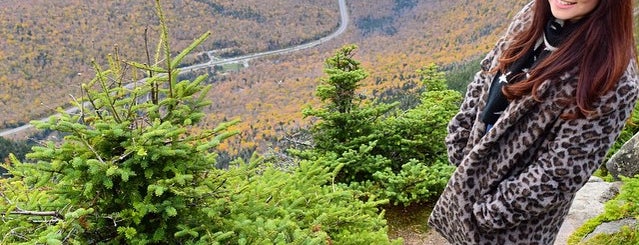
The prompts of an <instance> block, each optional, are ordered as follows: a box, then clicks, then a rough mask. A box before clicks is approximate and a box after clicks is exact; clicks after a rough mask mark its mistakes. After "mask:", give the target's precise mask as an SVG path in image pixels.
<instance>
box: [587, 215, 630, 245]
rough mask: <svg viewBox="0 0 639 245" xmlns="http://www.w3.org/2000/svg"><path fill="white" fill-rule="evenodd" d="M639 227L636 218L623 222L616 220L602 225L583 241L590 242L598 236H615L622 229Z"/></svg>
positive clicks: (623, 220)
mask: <svg viewBox="0 0 639 245" xmlns="http://www.w3.org/2000/svg"><path fill="white" fill-rule="evenodd" d="M636 225H637V220H636V219H634V218H626V219H622V220H616V221H612V222H606V223H602V224H600V225H599V226H597V228H595V230H594V231H593V232H591V233H590V234H588V235H587V236H586V237H585V238H584V239H583V241H588V240H590V239H591V238H593V237H594V236H596V235H598V234H615V233H617V232H620V231H621V227H624V226H629V227H634V226H636Z"/></svg>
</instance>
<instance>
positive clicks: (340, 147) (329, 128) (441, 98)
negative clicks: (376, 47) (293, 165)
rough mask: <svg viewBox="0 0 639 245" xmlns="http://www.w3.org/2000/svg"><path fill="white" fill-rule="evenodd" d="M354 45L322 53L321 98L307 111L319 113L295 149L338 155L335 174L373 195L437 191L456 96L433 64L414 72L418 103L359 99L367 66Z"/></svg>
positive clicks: (406, 199)
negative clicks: (308, 140)
mask: <svg viewBox="0 0 639 245" xmlns="http://www.w3.org/2000/svg"><path fill="white" fill-rule="evenodd" d="M355 50H356V46H354V45H348V46H345V47H343V48H341V49H340V50H339V51H337V52H336V54H335V55H334V56H332V57H330V58H329V59H327V60H326V67H325V73H326V75H327V77H326V78H324V79H322V80H321V84H320V85H319V86H318V89H317V96H318V97H319V98H320V99H321V100H322V101H323V102H324V104H323V105H322V107H320V108H319V109H313V108H307V109H306V110H305V111H304V115H305V116H313V117H316V118H318V119H319V121H318V122H317V123H316V124H315V125H313V126H312V129H311V133H312V136H313V140H314V146H315V147H314V148H313V149H311V150H307V151H293V152H294V153H296V154H297V155H298V156H300V157H302V158H307V159H313V158H315V157H317V156H318V155H320V156H321V155H326V154H335V155H336V156H337V157H336V160H335V161H334V162H332V163H330V164H329V166H330V167H331V168H333V169H336V170H338V174H337V177H336V181H338V182H341V183H345V184H347V185H349V186H350V187H351V188H353V189H356V190H359V191H363V192H364V193H369V195H371V196H380V197H383V198H390V199H391V201H392V202H394V203H403V204H406V205H407V204H410V203H413V202H423V201H429V200H431V199H433V198H436V197H437V195H438V194H439V192H440V191H441V190H442V189H443V187H444V186H445V184H446V181H447V179H448V177H449V176H450V173H451V172H452V167H450V166H449V165H448V164H447V161H446V148H445V146H444V142H443V140H444V137H445V135H446V125H447V123H448V121H449V120H450V118H452V116H453V115H454V114H455V112H456V111H457V108H458V106H459V102H460V100H461V95H460V94H459V93H458V92H455V91H452V90H448V89H447V87H446V79H445V78H444V74H443V73H442V72H439V71H438V68H437V66H435V65H432V66H429V67H426V68H424V69H423V70H420V71H418V73H419V74H420V75H421V76H422V77H424V79H423V83H424V84H423V85H424V87H425V88H426V90H425V92H424V93H423V94H422V99H421V104H420V105H418V106H417V107H416V108H413V109H409V110H406V111H403V110H400V109H396V106H397V105H398V103H392V104H383V103H376V102H375V101H367V100H364V99H363V97H364V96H361V97H360V96H356V95H357V91H356V90H357V88H358V87H359V86H360V82H361V81H362V80H363V79H365V78H366V72H365V71H364V70H363V69H362V68H361V67H360V64H359V62H358V61H356V60H355V59H353V55H354V51H355Z"/></svg>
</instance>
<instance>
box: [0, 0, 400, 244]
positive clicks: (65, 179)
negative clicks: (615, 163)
mask: <svg viewBox="0 0 639 245" xmlns="http://www.w3.org/2000/svg"><path fill="white" fill-rule="evenodd" d="M156 3H157V10H158V15H159V16H160V23H161V28H160V30H161V38H160V45H158V46H159V47H160V49H159V51H158V54H157V55H156V57H158V58H157V59H158V60H156V62H155V64H160V65H163V66H160V65H158V66H148V65H143V64H139V63H135V62H126V63H122V62H121V61H120V58H119V56H118V54H117V52H116V53H115V54H114V56H112V57H110V59H109V67H110V69H108V70H102V69H101V68H100V67H99V66H97V65H96V71H97V72H96V73H97V75H96V78H95V79H94V80H92V81H91V83H89V84H86V85H83V89H84V90H85V91H84V92H85V94H86V97H85V98H82V99H80V100H79V101H75V102H74V103H75V105H76V106H77V107H78V108H81V110H80V111H79V113H69V112H67V111H64V110H62V109H60V110H59V113H60V115H59V116H52V117H51V118H49V120H48V121H46V122H39V121H34V122H33V123H34V124H35V125H36V127H38V128H40V129H49V130H53V131H58V132H61V133H63V135H65V136H64V139H63V140H62V141H61V142H53V141H49V142H47V143H46V144H44V145H41V146H37V147H34V148H33V152H31V153H29V154H27V157H28V159H27V161H29V162H23V161H20V160H19V159H17V158H16V157H15V156H12V157H11V158H12V159H11V161H12V164H11V165H8V164H6V165H4V166H5V167H6V168H7V169H8V170H9V171H10V173H11V174H12V175H13V176H12V177H11V178H8V179H0V197H1V198H0V211H1V215H2V219H0V234H2V237H1V239H2V240H0V243H1V244H6V243H11V244H36V243H37V244H45V243H46V244H105V243H106V244H149V243H151V244H332V243H336V244H372V243H375V244H391V243H398V242H401V241H390V240H389V239H388V237H387V235H386V222H385V220H384V219H383V213H379V212H378V209H377V206H378V205H380V204H384V203H387V200H376V199H375V198H370V197H368V198H366V199H365V200H364V199H360V197H361V195H360V194H358V193H356V192H354V191H350V190H345V189H344V188H343V187H341V186H339V185H335V184H333V182H332V180H333V179H334V178H335V175H336V173H335V172H336V171H335V170H334V169H330V168H328V167H326V165H327V164H326V162H327V161H329V160H327V159H323V158H319V159H316V160H315V161H304V162H301V163H300V167H299V168H296V169H293V170H289V171H282V170H280V169H276V168H274V167H271V166H272V165H277V163H270V162H267V161H263V160H262V159H259V158H254V159H252V160H251V161H250V162H249V163H246V164H244V163H242V162H238V163H236V164H235V165H233V166H232V167H231V168H230V169H228V170H225V169H217V168H215V165H216V156H217V154H216V149H217V146H218V145H219V144H220V142H222V141H223V140H225V139H227V138H228V137H231V136H234V135H236V134H237V132H234V131H231V130H229V127H230V126H232V125H233V124H234V123H236V122H235V121H233V122H227V123H222V124H220V125H219V126H218V127H217V128H214V129H202V128H199V127H197V125H198V122H199V121H200V120H201V119H202V118H203V116H204V114H203V113H202V108H203V107H205V106H207V105H208V104H209V102H208V101H206V100H204V98H205V95H206V93H207V92H208V91H209V89H210V85H209V86H203V85H202V81H204V79H205V77H204V76H200V77H197V78H195V79H194V80H193V81H190V80H184V81H178V80H177V79H178V74H179V71H178V70H177V69H176V68H177V67H178V65H179V64H180V61H181V59H182V58H183V57H184V56H185V55H186V54H187V53H188V52H190V51H191V50H193V49H194V48H195V47H196V46H197V45H198V44H199V43H201V42H202V41H203V40H204V39H205V38H206V37H207V36H208V35H209V34H208V33H207V34H205V35H203V36H202V37H200V38H198V39H197V40H196V41H195V42H194V43H193V44H192V45H191V46H189V47H188V48H187V49H186V50H184V51H183V52H181V53H179V54H178V55H177V56H175V57H170V54H172V52H171V50H170V48H169V45H168V42H167V40H168V37H167V35H168V34H167V33H168V30H167V28H166V25H165V21H164V18H163V15H162V11H161V8H160V6H159V1H156ZM161 61H162V62H161ZM127 66H129V68H130V67H131V66H132V67H134V68H137V69H142V70H143V71H145V72H146V73H148V74H151V76H150V77H149V78H148V79H146V80H145V81H144V82H143V83H139V84H136V85H135V86H127V85H125V81H127V79H128V78H126V75H127V74H125V72H124V71H126V70H127V69H126V68H125V67H127ZM96 88H97V89H96ZM141 95H145V96H146V95H149V98H150V99H149V100H143V99H141V97H142V96H141ZM331 160H333V159H331Z"/></svg>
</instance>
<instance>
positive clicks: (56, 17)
mask: <svg viewBox="0 0 639 245" xmlns="http://www.w3.org/2000/svg"><path fill="white" fill-rule="evenodd" d="M162 2H163V3H164V6H165V9H166V12H167V13H166V14H167V17H168V19H169V20H170V23H169V25H170V28H171V30H172V33H173V34H172V36H173V37H174V38H175V40H173V43H172V45H173V46H174V47H175V49H176V50H179V49H180V48H182V47H184V46H185V45H186V44H187V43H188V42H189V41H190V40H192V39H193V38H195V37H197V36H198V35H200V34H201V33H203V32H205V31H207V30H212V31H213V36H212V38H211V39H209V40H208V41H207V43H205V44H204V46H203V47H202V48H201V50H202V51H204V50H209V49H220V50H221V52H220V53H218V54H219V55H233V54H239V53H251V52H256V51H264V50H270V49H275V48H279V47H285V46H289V45H294V44H299V43H302V42H304V41H305V40H310V39H313V38H317V37H319V36H322V35H325V34H326V33H329V32H331V31H332V30H334V29H335V28H336V26H337V25H338V12H337V1H335V0H314V1H307V2H305V3H304V4H303V5H301V4H299V3H297V2H296V1H290V0H279V1H275V2H273V1H262V0H260V1H254V0H251V1H249V0H238V1H209V0H172V1H162ZM526 2H527V1H523V0H518V1H512V2H508V3H504V2H503V1H494V0H483V1H470V0H453V1H443V2H442V1H434V0H427V1H417V0H382V1H365V0H350V1H347V3H348V6H349V10H350V14H351V22H350V23H351V25H350V26H349V29H348V31H347V33H346V34H344V35H342V36H340V37H338V39H337V40H335V41H331V42H328V43H325V44H324V45H321V46H319V47H317V48H313V49H310V50H306V51H301V52H298V53H294V54H291V55H286V56H275V57H270V58H266V59H261V60H254V61H251V62H250V67H248V68H246V69H239V70H235V71H228V70H217V71H214V72H211V75H212V76H211V81H210V82H211V83H215V85H214V88H213V90H212V91H211V93H210V95H209V96H210V99H212V100H213V105H212V106H211V107H210V108H209V112H210V115H209V118H208V120H207V121H208V122H209V124H210V125H216V124H217V123H219V122H220V121H223V120H228V119H231V118H241V119H242V121H243V123H242V124H241V125H240V126H239V129H240V130H241V132H242V134H243V136H242V137H236V138H235V139H236V141H238V142H237V143H238V144H239V145H241V146H242V147H248V148H255V147H257V144H259V145H260V148H261V150H266V149H268V148H274V147H277V146H276V145H275V144H261V143H258V142H264V141H271V142H275V141H279V140H280V139H281V137H282V132H287V131H290V130H292V129H295V128H298V127H303V126H304V125H305V124H306V121H305V120H303V119H302V115H301V112H300V111H301V110H302V108H303V107H304V106H306V105H308V104H314V103H315V102H316V101H315V99H314V93H315V92H314V91H315V87H316V85H317V83H318V80H319V78H320V76H321V75H322V63H323V60H324V59H325V58H326V57H328V56H329V55H330V54H331V53H332V52H333V51H334V50H335V49H336V48H338V47H340V46H341V45H344V44H347V43H355V44H357V45H359V46H360V50H359V51H358V57H357V58H358V59H359V60H361V61H363V65H364V67H365V68H366V70H367V71H369V73H370V76H369V78H368V79H367V80H366V81H367V85H366V86H365V87H363V88H362V93H363V94H365V95H366V96H368V97H369V98H379V97H382V96H392V93H389V92H388V91H392V90H395V91H397V90H403V89H402V88H403V87H404V86H405V84H411V83H416V82H417V81H418V80H419V79H418V78H417V77H416V76H417V75H416V72H415V71H416V70H417V69H419V68H421V67H424V66H425V65H427V64H429V63H433V62H434V63H437V64H439V65H440V66H447V65H451V64H463V63H464V62H465V61H467V60H469V59H472V58H474V57H478V56H481V55H482V54H483V53H485V52H486V51H487V50H488V49H489V48H490V47H491V46H492V45H493V44H494V42H495V41H496V40H497V38H498V34H499V33H501V32H502V31H503V28H504V27H505V24H506V23H507V22H508V20H509V18H510V17H512V15H513V14H514V13H515V12H516V11H517V10H518V9H520V8H521V6H523V5H524V4H525V3H526ZM3 5H4V6H3V8H1V9H0V11H2V15H3V16H7V17H5V18H3V19H2V20H1V21H2V24H1V25H0V27H2V29H1V30H0V35H3V36H5V37H7V38H6V39H0V59H2V62H0V74H2V75H0V86H1V87H0V102H1V103H2V105H3V106H2V107H0V114H1V115H3V117H2V122H1V124H2V125H5V126H12V125H17V124H22V123H25V122H27V121H28V120H29V119H32V118H35V117H38V116H41V115H46V114H47V113H49V112H50V111H51V109H52V108H54V107H57V106H61V105H63V103H65V102H67V101H69V99H70V97H69V96H68V95H69V94H73V95H77V94H79V91H78V87H79V84H80V83H82V82H86V80H87V79H89V78H90V77H91V76H92V75H91V74H92V72H91V67H90V61H91V59H92V58H95V59H96V60H104V56H105V55H106V54H107V53H110V52H113V45H114V44H117V45H118V49H119V51H120V53H121V54H124V56H125V57H126V58H127V59H135V60H145V58H143V57H145V55H144V29H145V28H147V27H148V28H150V29H151V30H150V31H149V33H154V32H152V28H155V24H157V23H155V22H156V19H155V18H153V17H152V16H153V5H152V4H151V1H142V0H132V1H95V2H93V1H89V0H83V1H80V0H70V1H64V3H60V2H56V1H45V0H27V1H19V0H9V1H7V2H5V3H3ZM42 13H44V14H42ZM40 16H42V17H40ZM44 16H47V17H44ZM149 39H150V43H151V46H152V47H150V49H151V50H153V49H154V47H153V45H154V43H155V39H156V38H155V37H154V36H152V35H150V36H149ZM200 57H201V56H200ZM195 59H196V58H192V59H191V62H195ZM80 74H81V75H80ZM409 87H410V86H409ZM389 94H390V95H389ZM18 95H19V96H18ZM238 150H239V148H237V147H236V148H235V150H233V151H234V152H235V153H237V151H238Z"/></svg>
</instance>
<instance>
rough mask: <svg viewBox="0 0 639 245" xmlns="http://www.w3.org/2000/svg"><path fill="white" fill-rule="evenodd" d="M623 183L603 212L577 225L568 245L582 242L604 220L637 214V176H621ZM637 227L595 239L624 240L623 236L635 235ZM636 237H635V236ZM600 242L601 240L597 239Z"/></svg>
mask: <svg viewBox="0 0 639 245" xmlns="http://www.w3.org/2000/svg"><path fill="white" fill-rule="evenodd" d="M622 181H623V182H624V185H623V186H622V188H621V192H620V193H619V195H618V196H617V197H615V198H614V199H612V200H610V201H608V202H606V204H605V207H604V212H603V213H602V214H600V215H599V216H597V217H595V218H592V219H590V220H588V221H586V222H585V223H584V224H583V225H582V226H581V227H579V228H578V229H577V230H576V231H575V232H573V234H572V235H570V237H569V238H568V245H576V244H584V243H581V240H582V239H583V238H584V237H586V236H587V235H588V234H590V233H591V232H593V231H594V230H595V228H597V226H599V225H600V224H602V223H604V222H611V221H615V220H619V219H623V218H628V217H634V216H637V215H639V203H637V198H638V197H639V178H622ZM637 229H638V228H635V229H627V230H626V231H622V232H620V233H616V234H613V235H600V236H602V237H605V238H598V237H599V236H596V237H595V238H597V239H607V240H605V241H615V240H618V239H621V240H620V241H625V240H624V239H626V238H624V237H628V236H637ZM635 239H636V238H635ZM597 241H598V242H601V241H602V240H597ZM587 244H607V245H613V244H639V242H635V243H610V242H605V243H591V242H588V243H587Z"/></svg>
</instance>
